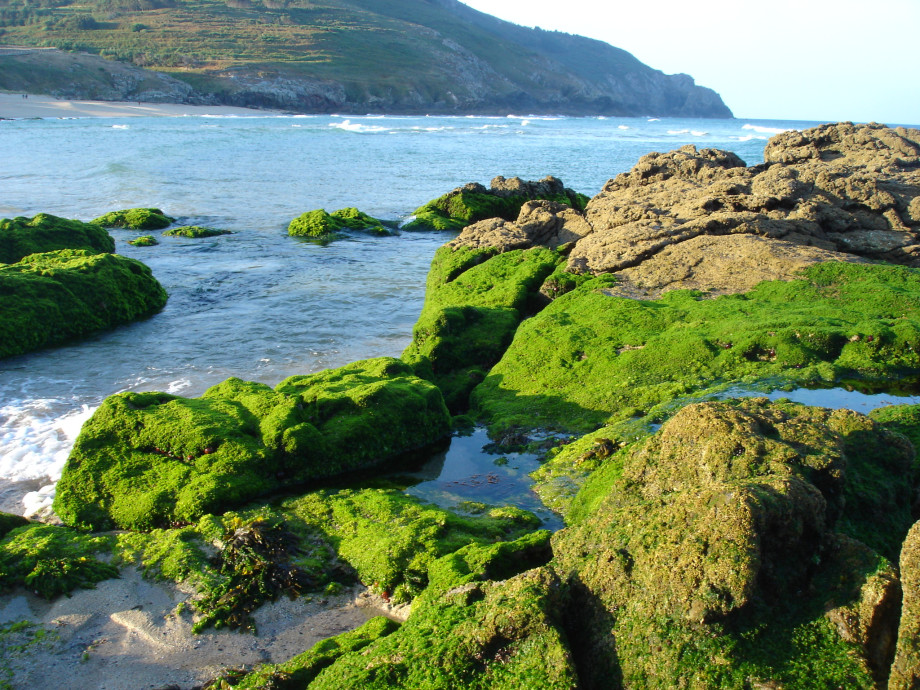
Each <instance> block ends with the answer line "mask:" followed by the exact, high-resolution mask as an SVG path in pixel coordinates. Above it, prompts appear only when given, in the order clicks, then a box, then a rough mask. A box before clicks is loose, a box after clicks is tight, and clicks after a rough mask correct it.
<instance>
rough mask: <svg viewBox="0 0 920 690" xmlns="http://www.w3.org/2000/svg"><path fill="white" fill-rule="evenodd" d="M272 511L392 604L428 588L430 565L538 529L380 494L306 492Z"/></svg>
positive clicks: (494, 513)
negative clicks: (324, 542) (319, 539)
mask: <svg viewBox="0 0 920 690" xmlns="http://www.w3.org/2000/svg"><path fill="white" fill-rule="evenodd" d="M279 509H280V511H281V512H282V513H283V514H285V515H288V516H289V518H288V519H289V521H290V522H291V524H292V525H293V528H294V529H296V528H297V527H296V525H297V523H298V522H300V523H301V524H302V525H304V526H311V527H312V528H314V529H318V530H319V531H320V532H321V533H322V534H325V535H326V538H327V539H328V540H329V542H330V543H331V544H332V545H333V546H334V548H335V550H336V553H337V554H338V556H339V557H340V558H342V559H343V560H345V561H346V562H348V563H349V564H350V565H351V566H352V567H353V568H354V569H355V571H356V573H357V575H358V577H359V579H360V580H361V581H362V582H364V583H365V584H366V585H368V586H369V587H370V588H371V589H372V590H373V591H375V592H376V593H377V594H380V595H382V596H384V597H385V598H386V599H388V600H390V601H392V602H393V603H397V604H400V603H406V602H408V601H410V600H411V599H412V598H413V597H415V596H416V595H418V594H419V593H420V592H421V591H422V590H423V589H425V587H427V586H428V581H429V577H431V569H432V568H433V567H434V566H433V564H434V562H435V560H436V559H438V558H441V557H443V556H445V555H447V554H450V553H453V552H455V551H457V550H458V549H462V548H464V547H466V546H468V545H471V544H477V545H488V544H491V543H493V542H497V541H498V542H501V541H503V540H507V539H517V538H518V537H521V535H524V534H527V533H529V532H532V531H533V530H535V529H536V528H537V527H538V526H539V524H540V520H539V518H537V517H536V516H535V515H533V514H532V513H529V512H527V511H525V510H521V509H519V508H511V507H508V508H492V509H489V510H487V511H486V512H485V513H484V514H483V515H474V516H460V515H457V514H456V513H454V512H452V511H450V510H445V509H443V508H438V507H437V506H433V505H430V504H426V503H423V502H422V501H420V500H419V499H417V498H414V497H411V496H407V495H405V494H404V493H402V492H401V491H399V490H397V489H388V488H380V489H373V488H368V489H353V490H342V491H336V492H332V491H320V492H314V493H310V494H307V495H305V496H303V497H301V498H297V499H289V500H287V501H285V502H284V503H282V504H281V506H280V508H279ZM542 534H544V535H545V534H546V533H542Z"/></svg>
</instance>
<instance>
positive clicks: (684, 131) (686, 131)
mask: <svg viewBox="0 0 920 690" xmlns="http://www.w3.org/2000/svg"><path fill="white" fill-rule="evenodd" d="M668 134H690V130H689V129H669V130H668Z"/></svg>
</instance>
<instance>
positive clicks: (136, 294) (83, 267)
mask: <svg viewBox="0 0 920 690" xmlns="http://www.w3.org/2000/svg"><path fill="white" fill-rule="evenodd" d="M164 304H166V291H165V290H164V289H163V288H162V287H161V286H160V284H159V282H157V280H156V279H155V278H154V277H153V275H152V273H151V272H150V269H149V268H148V267H147V266H145V265H144V264H142V263H141V262H139V261H135V260H134V259H128V258H126V257H123V256H117V255H115V254H94V253H92V252H90V251H87V250H81V249H62V250H59V251H54V252H47V253H44V254H32V255H30V256H28V257H26V258H25V259H23V260H22V261H20V262H18V263H15V264H0V336H2V337H0V357H9V356H12V355H17V354H22V353H24V352H30V351H31V350H36V349H38V348H41V347H47V346H49V345H60V344H62V343H65V342H67V341H69V340H73V339H75V338H80V337H83V336H86V335H88V334H90V333H93V332H96V331H99V330H103V329H106V328H111V327H112V326H116V325H119V324H123V323H127V322H129V321H133V320H136V319H139V318H143V317H145V316H149V315H151V314H153V313H155V312H157V311H159V310H160V309H162V308H163V305H164Z"/></svg>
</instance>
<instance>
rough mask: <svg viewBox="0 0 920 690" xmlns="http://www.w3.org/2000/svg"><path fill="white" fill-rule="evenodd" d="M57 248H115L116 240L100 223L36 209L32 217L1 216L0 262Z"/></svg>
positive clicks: (100, 250)
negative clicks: (84, 221)
mask: <svg viewBox="0 0 920 690" xmlns="http://www.w3.org/2000/svg"><path fill="white" fill-rule="evenodd" d="M58 249H87V250H89V251H92V252H94V253H97V254H100V253H111V252H114V251H115V240H113V239H112V236H111V235H109V233H107V232H106V231H105V230H104V229H103V228H101V227H100V226H99V225H94V224H92V223H83V222H81V221H79V220H69V219H67V218H58V217H57V216H52V215H51V214H50V213H39V214H38V215H37V216H34V217H33V218H31V219H29V218H23V217H19V218H2V219H0V263H5V264H15V263H17V262H19V261H22V259H24V258H25V257H27V256H28V255H29V254H40V253H42V252H51V251H55V250H58Z"/></svg>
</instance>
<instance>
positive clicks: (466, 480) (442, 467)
mask: <svg viewBox="0 0 920 690" xmlns="http://www.w3.org/2000/svg"><path fill="white" fill-rule="evenodd" d="M489 443H490V442H489V437H488V435H487V434H486V430H485V429H476V430H475V431H473V433H472V434H470V435H469V436H454V437H453V438H452V439H451V442H450V446H449V447H448V448H447V449H446V450H444V451H441V452H439V453H436V454H435V455H433V456H432V457H431V458H430V459H429V460H428V461H427V462H425V463H424V464H423V465H422V466H421V467H419V468H418V469H417V470H416V471H414V472H408V473H401V475H400V476H401V477H405V478H406V479H407V480H415V481H418V483H417V484H415V485H413V486H410V487H409V488H407V489H406V493H407V494H409V495H410V496H416V497H417V498H420V499H422V500H425V501H429V502H430V503H434V504H435V505H437V506H440V507H442V508H457V507H458V506H459V507H460V510H461V512H462V510H463V506H462V505H461V504H463V503H464V502H466V501H473V502H477V503H485V504H488V505H495V506H505V505H512V506H517V507H519V508H523V509H525V510H529V511H531V512H533V513H535V514H536V515H537V516H538V517H539V518H540V519H541V520H543V526H544V527H545V528H546V529H551V530H557V529H561V528H562V527H563V526H564V525H563V522H562V519H561V518H560V517H559V516H558V515H556V513H554V512H553V511H551V510H550V509H549V508H547V507H546V506H544V505H543V502H542V501H541V500H540V498H539V497H538V496H537V494H536V493H534V491H533V488H532V487H533V479H531V478H530V473H531V472H533V471H534V470H536V469H537V468H538V467H539V466H540V460H539V456H538V455H536V454H533V453H501V454H498V453H494V452H490V451H488V450H485V447H486V446H487V445H489Z"/></svg>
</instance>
